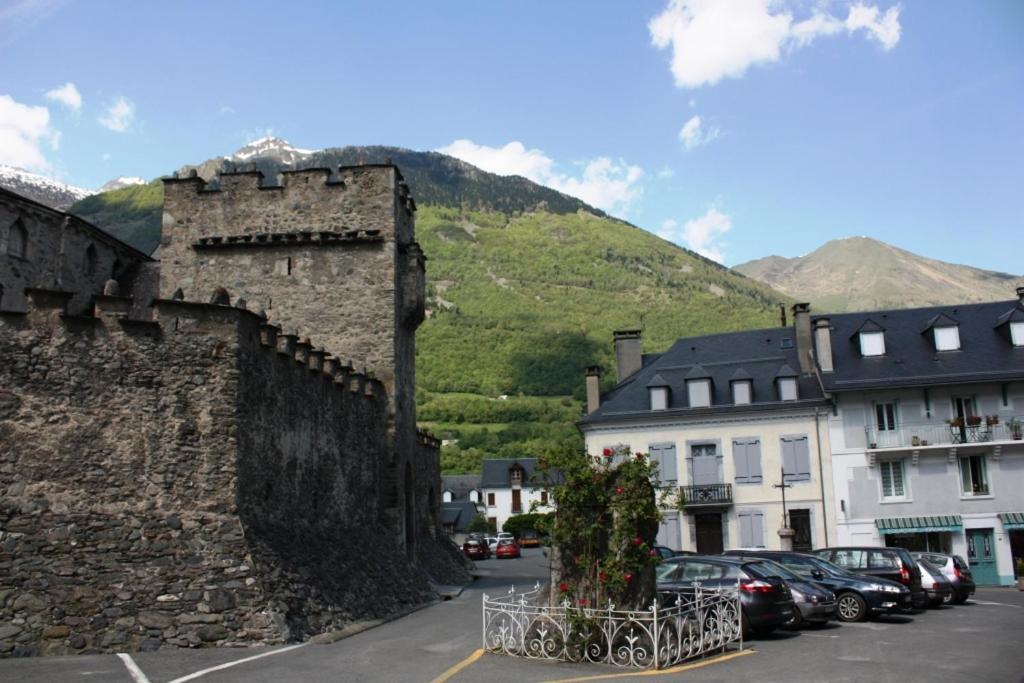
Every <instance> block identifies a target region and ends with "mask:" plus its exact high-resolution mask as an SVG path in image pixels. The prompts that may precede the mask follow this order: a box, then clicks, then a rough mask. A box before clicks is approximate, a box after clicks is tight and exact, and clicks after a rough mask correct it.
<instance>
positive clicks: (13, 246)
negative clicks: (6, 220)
mask: <svg viewBox="0 0 1024 683" xmlns="http://www.w3.org/2000/svg"><path fill="white" fill-rule="evenodd" d="M7 253H8V254H10V255H11V256H14V257H17V258H27V257H28V231H26V230H25V226H24V225H23V224H22V222H21V219H20V218H19V219H18V220H16V221H14V225H12V226H11V229H10V231H9V233H8V235H7Z"/></svg>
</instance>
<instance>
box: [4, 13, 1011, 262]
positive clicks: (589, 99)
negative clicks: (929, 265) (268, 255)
mask: <svg viewBox="0 0 1024 683" xmlns="http://www.w3.org/2000/svg"><path fill="white" fill-rule="evenodd" d="M1022 35H1024V2H1019V1H1018V0H978V1H976V2H968V3H965V2H962V1H961V0H957V1H952V0H903V1H902V2H898V3H897V2H891V1H890V0H877V2H876V1H873V0H860V1H858V2H852V3H851V2H843V1H839V0H792V1H785V0H635V1H630V2H602V1H599V0H581V1H575V0H561V1H559V2H547V1H542V0H536V1H534V0H523V1H520V2H506V3H499V2H479V1H466V2H460V1H458V0H450V1H447V2H439V3H424V2H412V1H409V2H405V1H402V0H390V1H389V2H387V3H379V2H369V1H366V2H303V1H300V0H296V1H291V2H287V3H281V2H256V1H249V2H240V1H238V2H230V1H223V2H216V3H211V2H202V3H201V2H191V1H188V0H179V1H178V2H173V3H149V2H118V1H116V0H104V2H101V3H100V2H85V1H76V0H0V164H8V165H14V166H19V167H22V168H26V169H28V170H31V171H34V172H39V173H42V174H44V175H48V176H50V177H54V178H57V179H59V180H62V181H64V182H67V183H70V184H73V185H78V186H81V187H86V188H95V187H99V186H100V185H102V184H103V183H104V182H106V181H107V180H110V179H112V178H114V177H117V176H141V177H143V178H147V179H150V178H155V177H158V176H160V175H164V174H167V173H170V172H172V171H174V170H175V169H177V168H179V167H181V166H182V165H184V164H187V163H198V162H200V161H202V160H205V159H208V158H210V157H213V156H218V155H224V154H228V153H231V152H233V151H234V150H236V149H237V148H239V147H241V146H242V145H244V144H245V143H246V142H248V141H250V140H253V139H255V138H258V137H261V136H264V135H275V136H279V137H282V138H284V139H286V140H288V141H289V142H290V143H292V144H293V145H295V146H297V147H301V148H308V149H320V148H324V147H336V146H344V145H363V144H385V145H396V146H401V147H408V148H411V149H418V150H439V151H442V152H446V153H448V154H452V155H453V156H458V157H459V158H462V159H464V160H466V161H468V162H470V163H473V164H476V165H478V166H480V167H481V168H484V169H485V170H488V171H492V172H495V173H501V174H519V175H523V176H526V177H528V178H530V179H531V180H534V181H536V182H540V183H543V184H545V185H548V186H550V187H553V188H555V189H558V190H560V191H562V192H566V193H568V194H572V195H575V196H578V197H580V198H581V199H583V200H585V201H587V202H589V203H590V204H592V205H594V206H596V207H598V208H601V209H603V210H605V211H608V212H609V213H611V214H612V215H615V216H619V217H621V218H624V219H625V220H628V221H630V222H631V223H634V224H636V225H638V226H640V227H642V228H644V229H647V230H649V231H651V232H652V233H655V234H658V235H660V236H662V237H664V238H665V239H668V240H671V241H673V242H675V243H677V244H679V245H681V246H685V247H688V248H691V249H694V250H695V251H698V252H700V253H702V254H705V255H706V256H708V257H710V258H713V259H715V260H717V261H719V262H722V263H724V264H726V265H730V266H731V265H736V264H738V263H742V262H745V261H748V260H751V259H754V258H759V257H762V256H767V255H769V254H779V255H783V256H799V255H802V254H806V253H808V252H811V251H813V250H814V249H816V248H817V247H819V246H821V245H822V244H823V243H825V242H826V241H828V240H830V239H835V238H839V237H846V236H855V235H864V236H869V237H874V238H876V239H880V240H883V241H885V242H889V243H891V244H895V245H896V246H899V247H902V248H905V249H908V250H910V251H913V252H916V253H919V254H922V255H925V256H929V257H932V258H938V259H942V260H946V261H952V262H957V263H966V264H968V265H973V266H977V267H981V268H987V269H992V270H1000V271H1004V272H1010V273H1014V274H1021V273H1024V265H1022V259H1021V257H1020V255H1021V254H1022V253H1024V229H1022V228H1024V125H1022V124H1024V39H1022V38H1021V36H1022ZM415 189H416V188H412V190H413V193H414V194H415Z"/></svg>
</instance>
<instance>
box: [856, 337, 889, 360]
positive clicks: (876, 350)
mask: <svg viewBox="0 0 1024 683" xmlns="http://www.w3.org/2000/svg"><path fill="white" fill-rule="evenodd" d="M860 355H862V356H865V357H869V356H884V355H885V332H861V333H860Z"/></svg>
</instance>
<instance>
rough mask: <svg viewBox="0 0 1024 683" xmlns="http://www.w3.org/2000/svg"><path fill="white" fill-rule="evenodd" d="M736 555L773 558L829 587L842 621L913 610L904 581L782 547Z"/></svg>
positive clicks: (908, 590) (794, 571) (732, 551)
mask: <svg viewBox="0 0 1024 683" xmlns="http://www.w3.org/2000/svg"><path fill="white" fill-rule="evenodd" d="M733 554H742V555H744V556H749V557H762V558H764V559H768V560H774V561H775V562H778V563H779V564H781V565H782V566H784V567H786V569H789V570H790V571H792V572H793V573H794V574H797V575H799V576H802V577H804V578H805V579H810V580H812V581H814V582H815V583H817V584H818V585H820V586H822V587H824V588H828V589H829V590H830V591H832V592H833V593H835V595H836V616H837V617H838V618H839V620H840V621H864V620H865V619H867V618H868V617H869V616H872V615H877V614H888V613H890V612H895V611H898V610H901V609H910V608H911V606H912V604H913V603H912V601H911V596H910V589H909V588H907V587H906V586H904V585H903V584H900V583H897V582H895V581H889V580H888V579H876V578H869V577H866V576H861V575H859V574H854V573H853V572H848V571H846V570H845V569H843V568H842V567H838V566H836V565H834V564H832V563H831V562H828V561H827V560H823V559H821V558H820V557H817V556H815V555H808V554H806V553H797V552H787V551H779V550H757V551H753V550H750V551H748V550H744V551H735V550H730V551H728V552H727V553H726V555H733Z"/></svg>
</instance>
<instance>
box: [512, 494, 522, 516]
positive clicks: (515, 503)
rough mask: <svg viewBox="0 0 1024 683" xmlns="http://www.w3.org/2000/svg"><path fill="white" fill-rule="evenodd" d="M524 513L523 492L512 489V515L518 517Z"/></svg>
mask: <svg viewBox="0 0 1024 683" xmlns="http://www.w3.org/2000/svg"><path fill="white" fill-rule="evenodd" d="M522 511H523V490H522V489H512V514H514V515H518V514H520V513H521V512H522Z"/></svg>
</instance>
